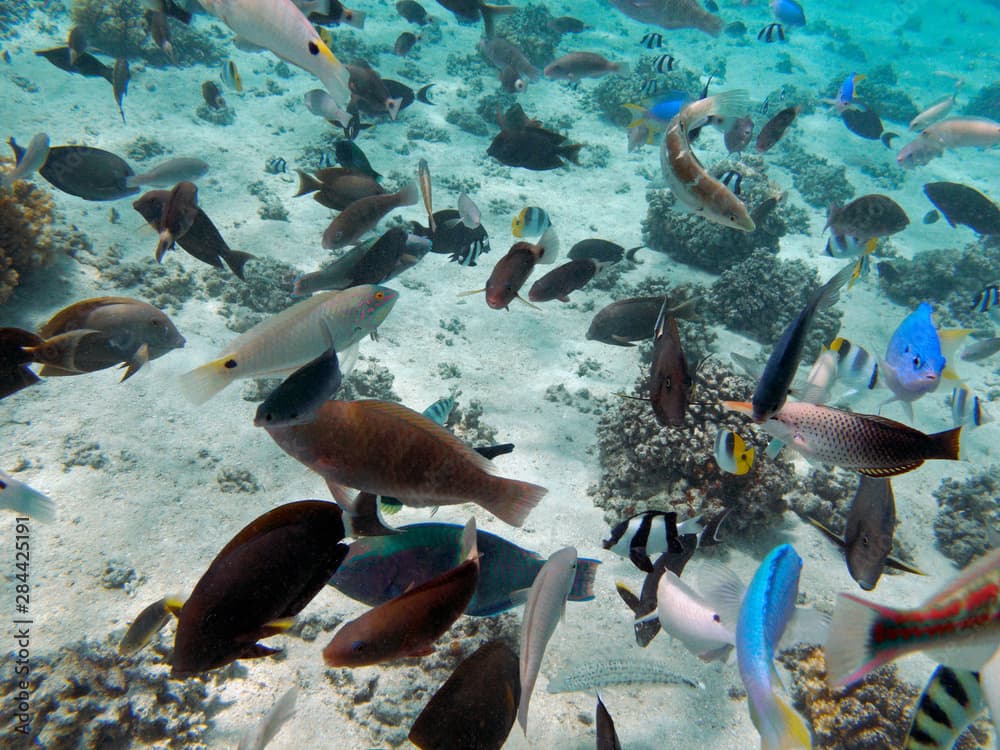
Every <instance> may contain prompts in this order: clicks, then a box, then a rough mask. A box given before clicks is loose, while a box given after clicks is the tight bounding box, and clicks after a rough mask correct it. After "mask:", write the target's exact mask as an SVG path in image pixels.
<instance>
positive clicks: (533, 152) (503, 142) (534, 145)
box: [486, 104, 583, 172]
mask: <svg viewBox="0 0 1000 750" xmlns="http://www.w3.org/2000/svg"><path fill="white" fill-rule="evenodd" d="M499 119H500V132H499V133H497V135H496V136H495V137H494V138H493V140H492V141H491V142H490V145H489V148H487V149H486V154H487V155H488V156H492V157H493V158H494V159H496V160H497V161H498V162H500V163H501V164H506V165H507V166H508V167H523V168H524V169H530V170H533V171H536V172H541V171H545V170H548V169H558V168H559V167H564V166H566V162H565V161H563V159H568V160H569V161H571V162H572V163H574V164H579V163H580V156H579V153H580V149H581V148H583V144H581V143H567V140H568V139H567V137H566V136H565V135H563V134H561V133H557V132H555V131H554V130H549V129H548V128H544V127H542V125H541V124H540V123H539V122H538V121H537V120H532V119H530V118H529V117H528V116H527V115H525V113H524V110H523V109H522V108H521V105H519V104H515V105H513V106H512V107H511V108H510V109H508V110H507V112H506V113H504V115H503V117H501V118H499Z"/></svg>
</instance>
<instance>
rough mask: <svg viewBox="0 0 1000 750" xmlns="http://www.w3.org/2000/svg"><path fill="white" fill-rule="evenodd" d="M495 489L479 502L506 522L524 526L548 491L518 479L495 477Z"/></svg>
mask: <svg viewBox="0 0 1000 750" xmlns="http://www.w3.org/2000/svg"><path fill="white" fill-rule="evenodd" d="M494 482H495V491H494V492H492V493H491V494H490V496H489V497H486V498H483V499H482V500H480V501H479V504H480V505H481V506H482V507H483V508H485V509H486V510H488V511H489V512H490V513H492V514H493V515H495V516H496V517H497V518H499V519H500V520H501V521H503V522H504V523H507V524H510V525H511V526H518V527H520V526H523V525H524V522H525V520H526V519H527V518H528V514H529V513H531V511H532V509H533V508H534V507H535V506H536V505H538V503H539V502H541V499H542V498H543V497H544V496H545V493H546V492H548V490H547V489H545V488H544V487H540V486H538V485H537V484H531V483H530V482H522V481H520V480H517V479H504V478H501V477H494Z"/></svg>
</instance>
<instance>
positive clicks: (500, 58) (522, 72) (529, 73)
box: [478, 36, 542, 81]
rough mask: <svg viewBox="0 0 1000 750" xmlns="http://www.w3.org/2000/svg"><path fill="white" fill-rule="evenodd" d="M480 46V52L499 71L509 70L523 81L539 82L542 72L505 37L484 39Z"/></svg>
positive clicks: (481, 40)
mask: <svg viewBox="0 0 1000 750" xmlns="http://www.w3.org/2000/svg"><path fill="white" fill-rule="evenodd" d="M478 46H479V51H480V52H482V53H483V56H484V57H485V58H486V59H487V60H489V61H490V64H491V65H493V67H495V68H496V69H497V70H504V69H505V68H509V69H511V70H513V71H515V72H516V73H517V75H518V77H519V78H521V79H522V80H523V79H527V80H529V81H537V80H538V79H539V77H540V76H541V74H542V71H540V70H539V69H538V68H536V67H535V66H534V65H532V64H531V61H530V60H528V58H527V57H525V56H524V53H523V52H522V51H521V48H520V47H518V46H517V45H516V44H513V43H512V42H509V41H508V40H506V39H504V38H503V37H499V36H495V37H493V38H491V39H487V38H486V37H482V38H481V39H480V40H479V45H478Z"/></svg>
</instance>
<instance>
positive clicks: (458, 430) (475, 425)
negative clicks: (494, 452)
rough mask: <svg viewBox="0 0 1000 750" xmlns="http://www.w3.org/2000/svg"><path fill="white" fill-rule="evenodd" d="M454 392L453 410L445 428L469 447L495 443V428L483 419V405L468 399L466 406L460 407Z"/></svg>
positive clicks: (456, 394) (460, 393) (459, 392)
mask: <svg viewBox="0 0 1000 750" xmlns="http://www.w3.org/2000/svg"><path fill="white" fill-rule="evenodd" d="M460 395H462V392H461V391H455V392H454V393H453V394H452V396H454V398H455V408H454V409H452V411H451V415H450V416H449V417H448V422H447V423H446V424H447V427H448V429H449V430H451V431H452V432H454V433H455V434H456V435H458V437H460V438H461V439H462V440H464V441H465V442H467V443H468V444H469V445H490V444H491V443H495V442H496V441H497V428H496V427H494V426H493V425H491V424H488V423H487V422H486V420H484V419H483V412H484V409H483V404H482V402H481V401H479V400H478V399H475V398H473V399H469V404H468V406H464V407H463V406H462V404H461V403H460V402H459V400H458V397H459V396H460Z"/></svg>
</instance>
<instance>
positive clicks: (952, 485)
mask: <svg viewBox="0 0 1000 750" xmlns="http://www.w3.org/2000/svg"><path fill="white" fill-rule="evenodd" d="M998 497H1000V466H991V467H989V468H988V469H986V470H985V471H982V472H980V473H978V474H975V475H973V476H971V477H969V478H968V479H966V480H965V481H964V482H961V481H959V480H957V479H952V478H951V477H945V478H944V479H942V480H941V484H940V485H939V486H938V488H937V489H936V490H934V499H935V500H937V503H938V508H939V509H938V513H937V515H936V516H935V517H934V540H935V541H934V543H935V544H936V545H937V548H938V550H939V551H940V552H941V554H942V555H944V556H945V557H948V558H950V559H952V560H954V561H955V564H956V565H958V566H959V567H960V568H964V567H965V566H966V565H968V564H969V563H970V562H971V561H972V559H973V558H974V557H977V556H979V555H981V554H983V553H984V552H987V551H989V550H990V549H991V548H992V547H993V540H994V539H995V538H996V535H997V530H998V528H1000V508H998V507H997V498H998Z"/></svg>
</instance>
